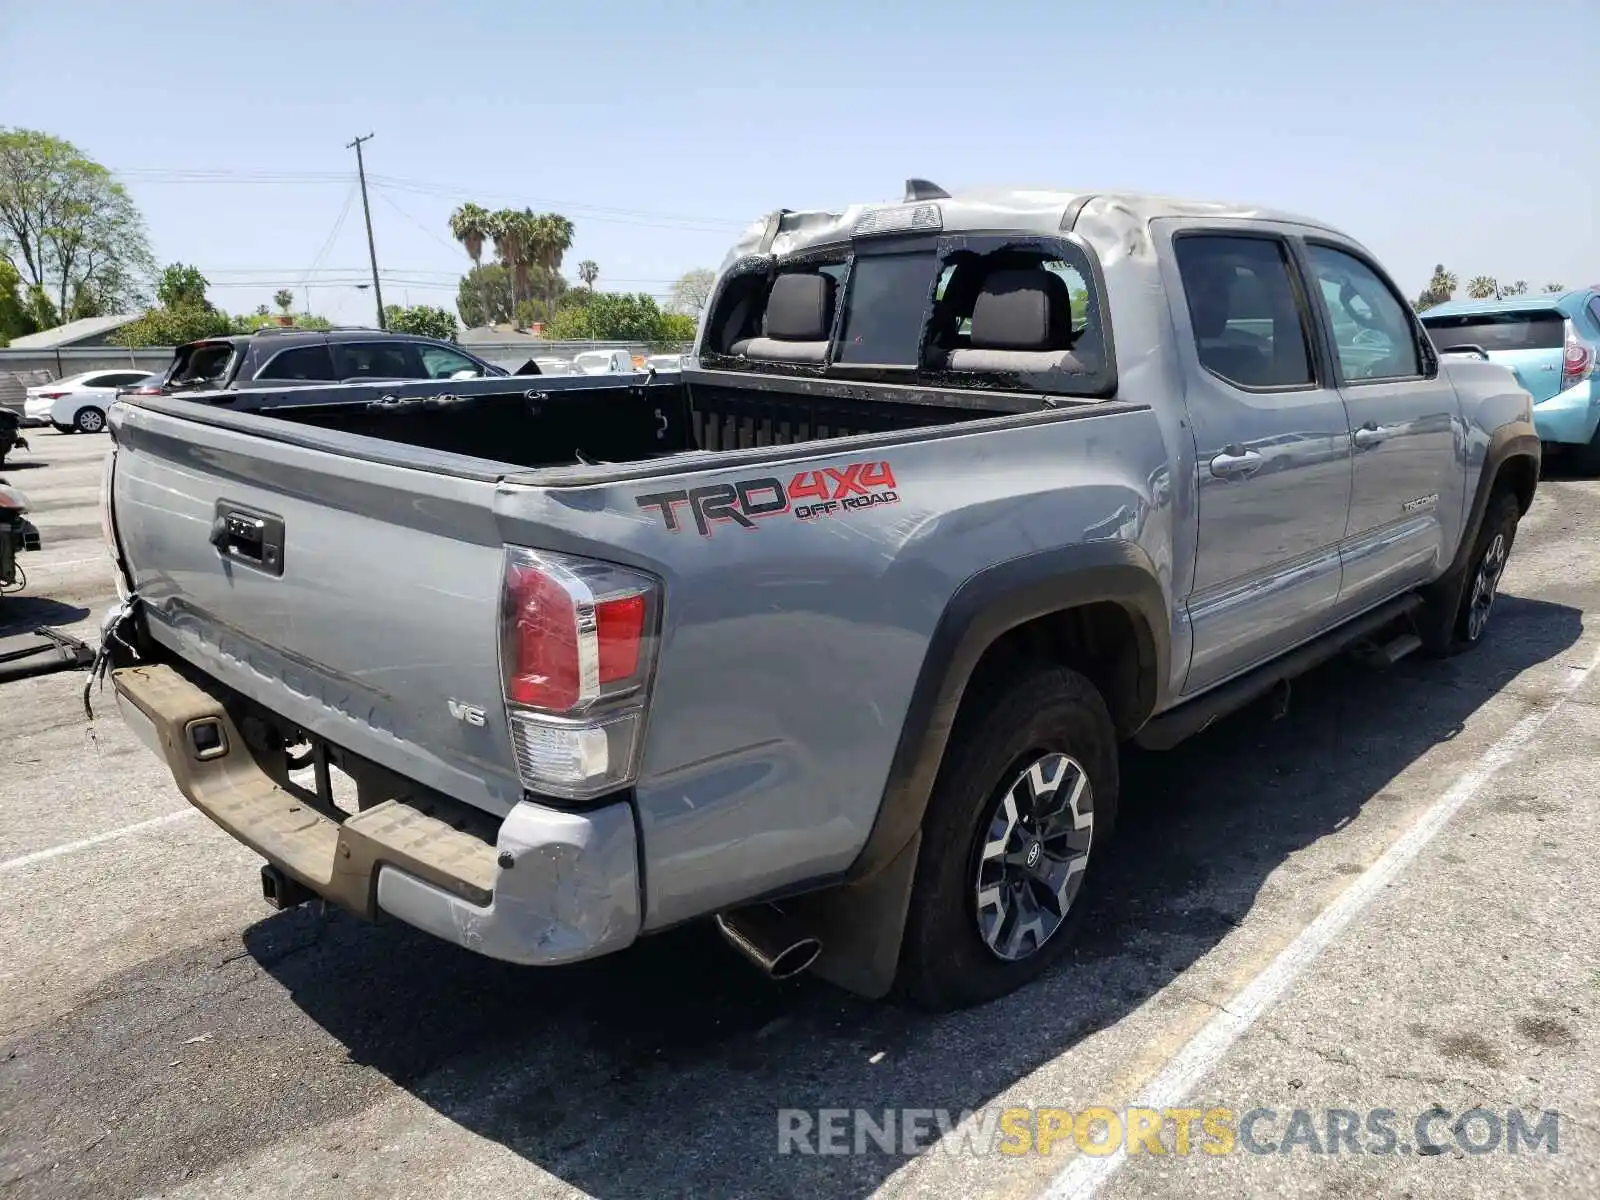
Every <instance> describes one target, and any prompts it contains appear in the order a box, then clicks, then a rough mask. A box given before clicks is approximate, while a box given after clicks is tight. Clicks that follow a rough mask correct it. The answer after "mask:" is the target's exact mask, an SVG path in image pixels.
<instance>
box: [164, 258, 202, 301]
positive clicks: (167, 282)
mask: <svg viewBox="0 0 1600 1200" xmlns="http://www.w3.org/2000/svg"><path fill="white" fill-rule="evenodd" d="M206 286H207V280H206V277H205V276H204V275H202V274H200V269H199V268H198V267H190V266H185V265H184V264H183V263H173V264H172V265H171V266H169V267H167V268H166V269H165V270H164V271H162V272H161V279H160V280H159V281H158V282H157V283H156V299H157V300H158V301H160V303H161V306H162V307H163V308H209V307H211V305H210V302H209V301H208V300H207V299H206Z"/></svg>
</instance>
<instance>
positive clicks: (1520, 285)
mask: <svg viewBox="0 0 1600 1200" xmlns="http://www.w3.org/2000/svg"><path fill="white" fill-rule="evenodd" d="M1500 294H1501V295H1502V296H1525V295H1527V294H1528V281H1527V280H1526V279H1519V280H1517V281H1516V282H1515V283H1508V284H1506V285H1505V287H1503V288H1501V289H1500Z"/></svg>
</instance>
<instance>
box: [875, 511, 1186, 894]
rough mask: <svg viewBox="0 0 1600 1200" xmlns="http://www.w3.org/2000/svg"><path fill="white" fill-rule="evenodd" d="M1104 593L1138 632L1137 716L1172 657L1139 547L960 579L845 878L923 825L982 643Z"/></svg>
mask: <svg viewBox="0 0 1600 1200" xmlns="http://www.w3.org/2000/svg"><path fill="white" fill-rule="evenodd" d="M1101 601H1111V602H1113V603H1116V604H1118V605H1120V606H1122V607H1123V608H1124V609H1125V610H1127V611H1128V613H1129V615H1130V617H1131V618H1133V620H1132V624H1133V627H1134V629H1135V636H1136V637H1138V638H1139V641H1140V645H1139V661H1140V677H1141V681H1140V692H1139V705H1138V708H1139V714H1138V720H1137V721H1136V722H1135V724H1138V723H1141V722H1142V721H1143V720H1145V719H1147V718H1148V717H1149V715H1150V713H1151V712H1153V711H1154V710H1155V708H1156V706H1157V704H1158V703H1159V702H1160V700H1161V699H1162V696H1163V693H1164V692H1165V690H1166V686H1167V680H1168V678H1169V677H1170V662H1171V622H1170V616H1169V607H1168V604H1167V601H1166V595H1165V592H1164V589H1163V588H1162V585H1161V580H1160V577H1159V575H1158V574H1157V572H1156V569H1155V566H1154V564H1153V563H1152V562H1151V561H1150V558H1149V556H1148V555H1147V554H1145V552H1144V551H1143V550H1142V549H1141V548H1139V547H1138V546H1136V545H1134V544H1133V543H1130V542H1111V541H1107V542H1086V543H1080V544H1077V545H1071V546H1063V547H1059V548H1056V549H1050V550H1042V551H1039V552H1038V553H1036V554H1028V555H1024V556H1022V557H1020V558H1013V559H1009V560H1007V561H1005V562H1002V563H997V564H996V565H994V566H992V567H988V568H985V569H984V570H982V571H979V572H977V573H976V574H974V575H972V576H970V577H968V578H967V579H966V580H965V581H964V582H963V583H962V584H961V586H960V587H959V588H957V589H956V591H955V593H954V594H953V595H952V596H951V597H950V600H949V603H948V604H946V605H945V610H944V613H943V614H942V616H941V617H940V619H939V623H938V624H937V625H936V626H935V628H934V631H933V636H932V637H931V638H930V639H929V642H928V650H927V653H926V655H925V656H924V657H923V662H922V669H921V671H920V672H919V673H918V675H917V681H916V684H915V686H914V687H913V688H912V692H911V702H910V704H909V706H908V707H907V710H906V719H905V723H904V724H903V725H902V726H901V729H900V738H899V741H898V742H897V743H896V745H895V752H894V758H893V760H892V761H891V763H890V767H889V777H888V781H887V782H886V784H885V786H884V792H883V799H882V801H881V802H880V804H879V806H878V815H877V818H876V820H875V821H874V822H873V826H872V831H871V833H870V834H869V835H868V836H867V840H866V843H865V845H864V846H863V847H862V849H861V853H860V854H859V855H857V857H856V860H855V862H854V863H853V864H852V865H851V867H850V870H849V871H848V873H847V877H848V878H850V879H864V878H867V877H869V876H872V875H874V874H875V873H876V872H878V871H879V870H881V869H882V868H883V867H884V866H886V865H888V864H889V863H890V862H892V861H893V860H894V859H895V857H896V855H898V854H899V852H900V851H901V850H902V849H903V848H904V847H905V846H906V844H907V843H908V842H909V841H910V840H911V839H912V837H913V836H914V835H915V834H916V832H917V831H918V829H920V828H921V826H922V817H923V813H924V812H926V810H927V807H928V799H929V797H930V796H931V795H932V792H933V785H934V781H935V780H936V779H937V777H938V774H939V766H940V763H941V762H942V761H943V759H944V752H945V745H946V743H947V742H948V741H949V737H950V730H951V728H952V726H953V725H954V723H955V719H956V714H957V712H958V711H959V710H960V707H961V701H962V698H963V696H964V695H965V694H966V689H967V684H968V682H969V681H970V680H971V678H972V673H973V670H974V669H975V668H976V667H977V665H978V662H979V661H980V660H981V659H982V658H983V655H984V652H985V651H986V650H988V649H989V647H990V646H992V645H993V644H994V643H995V642H996V641H997V640H998V639H999V638H1000V637H1001V636H1003V635H1004V634H1006V633H1007V632H1009V631H1010V630H1012V629H1015V628H1016V627H1017V626H1019V625H1022V624H1025V623H1026V622H1028V621H1031V620H1034V619H1035V618H1037V617H1042V616H1047V615H1048V614H1050V613H1055V612H1062V611H1065V610H1066V609H1070V608H1078V607H1081V606H1083V605H1086V604H1094V603H1097V602H1101Z"/></svg>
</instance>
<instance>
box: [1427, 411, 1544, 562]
mask: <svg viewBox="0 0 1600 1200" xmlns="http://www.w3.org/2000/svg"><path fill="white" fill-rule="evenodd" d="M1543 455H1544V450H1543V447H1542V443H1541V442H1540V441H1539V434H1538V433H1537V432H1536V431H1535V430H1534V427H1533V422H1532V421H1522V420H1518V421H1508V422H1506V424H1504V425H1502V426H1500V427H1499V428H1498V429H1496V430H1495V431H1494V432H1493V433H1492V434H1490V436H1489V447H1488V449H1487V451H1485V453H1484V456H1483V466H1482V468H1481V469H1480V470H1479V473H1478V486H1477V489H1476V490H1475V491H1474V492H1473V495H1472V507H1471V509H1470V510H1469V511H1468V513H1467V519H1466V520H1465V521H1463V522H1462V524H1461V543H1460V545H1458V546H1457V547H1456V554H1455V558H1454V559H1453V560H1452V561H1451V563H1450V571H1449V572H1448V574H1457V573H1460V572H1463V571H1465V570H1466V568H1467V560H1468V559H1470V558H1471V557H1472V547H1473V544H1474V543H1475V542H1476V541H1477V540H1478V529H1479V528H1480V527H1481V526H1482V525H1483V514H1484V512H1485V511H1487V509H1488V507H1489V497H1490V496H1492V495H1493V494H1494V490H1495V485H1496V483H1497V482H1498V481H1499V479H1500V473H1501V471H1502V469H1503V468H1504V467H1505V465H1506V464H1507V463H1509V462H1511V461H1512V460H1513V459H1518V458H1521V459H1527V460H1528V462H1529V463H1530V465H1531V466H1532V469H1533V481H1534V489H1535V490H1537V488H1538V484H1539V468H1540V466H1541V464H1542V463H1543ZM1518 499H1519V502H1520V499H1521V498H1520V497H1519V498H1518ZM1529 500H1530V502H1531V500H1532V497H1531V495H1530V497H1529ZM1523 511H1524V512H1526V511H1527V506H1526V505H1524V506H1523Z"/></svg>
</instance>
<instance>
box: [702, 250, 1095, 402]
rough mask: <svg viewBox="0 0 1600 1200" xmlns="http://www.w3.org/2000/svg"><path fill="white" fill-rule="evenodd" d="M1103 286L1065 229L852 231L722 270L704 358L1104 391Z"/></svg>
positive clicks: (766, 368) (757, 366)
mask: <svg viewBox="0 0 1600 1200" xmlns="http://www.w3.org/2000/svg"><path fill="white" fill-rule="evenodd" d="M1102 290H1103V283H1102V282H1101V280H1100V278H1099V273H1098V270H1097V267H1096V265H1095V264H1094V263H1093V262H1092V261H1091V258H1090V256H1089V253H1088V251H1087V250H1086V249H1085V248H1084V247H1083V246H1081V245H1080V244H1079V243H1078V242H1076V241H1074V240H1069V239H1067V238H1064V237H1042V236H1027V235H1021V236H1019V235H999V234H996V235H960V236H941V237H930V236H921V237H915V238H882V239H877V238H874V239H870V240H868V239H859V238H858V240H857V242H856V243H854V244H853V245H849V246H842V247H839V248H837V249H835V250H833V251H832V252H828V251H819V252H816V253H814V254H812V255H810V256H808V257H806V258H803V259H791V260H785V261H779V262H774V261H773V260H771V259H766V258H754V257H753V258H751V259H748V260H745V261H744V262H742V263H736V264H734V265H733V266H732V267H730V268H729V270H728V271H727V272H726V273H725V275H724V278H723V280H722V281H721V283H720V284H719V287H718V292H717V295H716V296H715V297H714V298H713V300H712V303H711V306H710V308H709V311H708V318H707V321H706V326H705V336H704V337H703V339H702V343H701V353H700V363H701V366H702V367H703V368H708V369H712V370H736V371H738V370H743V371H757V372H761V373H765V374H777V375H784V374H794V375H802V376H812V377H817V376H820V377H824V378H829V377H833V378H840V379H850V380H863V381H874V382H886V383H901V384H906V383H913V384H915V383H921V384H925V385H928V386H933V387H939V388H978V389H983V390H985V391H1001V392H1003V391H1019V392H1034V393H1038V392H1044V393H1054V394H1063V395H1079V396H1094V397H1098V396H1106V395H1110V394H1112V392H1113V391H1114V390H1115V370H1114V364H1113V360H1112V355H1111V342H1110V337H1109V333H1110V331H1109V329H1108V328H1107V325H1106V321H1105V318H1104V315H1103V314H1104V305H1103V301H1102Z"/></svg>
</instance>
